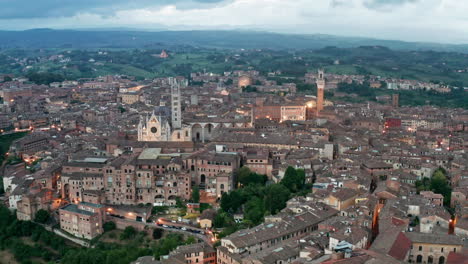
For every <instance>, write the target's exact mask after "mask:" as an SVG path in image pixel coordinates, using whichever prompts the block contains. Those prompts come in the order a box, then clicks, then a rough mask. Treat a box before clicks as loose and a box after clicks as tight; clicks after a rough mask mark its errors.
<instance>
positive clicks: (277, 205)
mask: <svg viewBox="0 0 468 264" xmlns="http://www.w3.org/2000/svg"><path fill="white" fill-rule="evenodd" d="M290 195H291V192H290V191H289V190H288V188H286V187H285V186H284V185H282V184H271V185H269V186H267V187H266V190H265V209H266V210H267V211H269V212H270V213H271V214H276V213H278V212H279V211H280V210H281V209H283V208H285V207H286V202H287V201H288V199H289V196H290Z"/></svg>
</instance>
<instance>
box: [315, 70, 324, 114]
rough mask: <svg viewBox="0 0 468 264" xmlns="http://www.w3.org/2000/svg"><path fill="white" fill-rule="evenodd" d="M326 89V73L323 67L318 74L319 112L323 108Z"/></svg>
mask: <svg viewBox="0 0 468 264" xmlns="http://www.w3.org/2000/svg"><path fill="white" fill-rule="evenodd" d="M324 90H325V73H324V71H323V69H320V70H319V71H318V75H317V114H318V113H319V112H320V111H322V110H323V100H324V99H323V94H324Z"/></svg>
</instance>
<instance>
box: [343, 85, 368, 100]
mask: <svg viewBox="0 0 468 264" xmlns="http://www.w3.org/2000/svg"><path fill="white" fill-rule="evenodd" d="M338 91H340V92H343V93H354V94H357V95H359V96H362V97H366V98H367V99H368V100H375V96H376V92H375V89H374V88H371V87H370V85H369V83H368V82H364V83H362V84H359V83H357V82H355V81H353V82H352V83H344V82H343V83H339V84H338Z"/></svg>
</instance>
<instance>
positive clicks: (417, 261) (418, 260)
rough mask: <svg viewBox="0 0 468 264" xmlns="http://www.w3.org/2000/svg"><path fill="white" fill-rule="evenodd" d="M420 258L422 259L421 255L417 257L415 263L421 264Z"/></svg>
mask: <svg viewBox="0 0 468 264" xmlns="http://www.w3.org/2000/svg"><path fill="white" fill-rule="evenodd" d="M422 258H423V257H422V256H421V255H418V256H417V257H416V263H422Z"/></svg>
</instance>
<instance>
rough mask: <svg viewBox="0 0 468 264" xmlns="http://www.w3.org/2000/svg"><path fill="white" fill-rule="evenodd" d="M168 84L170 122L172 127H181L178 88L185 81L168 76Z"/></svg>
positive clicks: (180, 105)
mask: <svg viewBox="0 0 468 264" xmlns="http://www.w3.org/2000/svg"><path fill="white" fill-rule="evenodd" d="M169 84H170V85H171V124H172V129H180V128H182V109H181V108H182V104H181V99H180V89H181V87H182V84H184V85H185V84H186V82H179V81H177V79H175V78H172V77H170V78H169Z"/></svg>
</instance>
